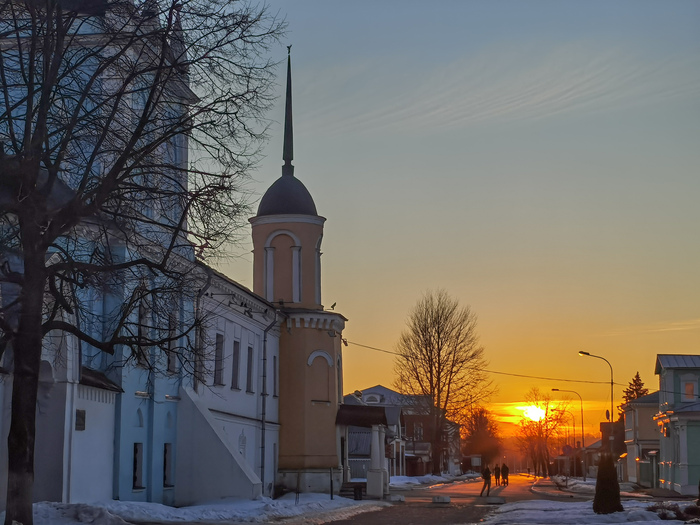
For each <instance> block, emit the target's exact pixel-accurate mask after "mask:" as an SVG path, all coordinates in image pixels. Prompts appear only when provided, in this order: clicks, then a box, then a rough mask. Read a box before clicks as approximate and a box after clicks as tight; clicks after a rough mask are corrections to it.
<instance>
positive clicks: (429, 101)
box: [304, 43, 700, 133]
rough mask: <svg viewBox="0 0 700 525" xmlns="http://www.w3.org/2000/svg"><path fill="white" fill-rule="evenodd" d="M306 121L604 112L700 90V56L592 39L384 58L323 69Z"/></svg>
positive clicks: (407, 123) (440, 121)
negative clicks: (453, 56)
mask: <svg viewBox="0 0 700 525" xmlns="http://www.w3.org/2000/svg"><path fill="white" fill-rule="evenodd" d="M314 78H315V79H316V81H315V83H313V84H312V85H310V86H309V87H308V88H307V90H306V91H305V93H304V97H305V98H306V99H307V100H309V101H312V102H313V108H304V111H305V121H306V122H305V124H304V127H307V126H308V127H313V129H314V132H315V133H318V132H319V129H320V130H322V131H323V132H325V133H339V132H343V133H348V132H359V131H364V132H381V133H389V132H391V133H394V132H400V131H401V130H405V129H412V130H415V129H424V130H428V131H434V130H450V129H457V128H463V127H468V126H471V125H474V124H481V123H484V122H489V121H493V122H498V121H514V120H523V119H541V118H548V117H552V116H554V115H558V114H562V113H566V112H576V111H578V112H590V111H606V110H611V109H614V108H619V107H628V106H631V105H637V104H652V103H654V102H658V101H662V100H665V99H669V98H674V97H683V96H697V95H698V94H700V57H697V56H694V55H690V56H688V57H685V58H683V57H674V58H669V57H664V58H657V59H650V58H648V57H645V56H642V55H640V54H639V53H636V52H634V51H625V50H622V49H607V48H604V47H602V46H600V45H598V44H596V43H579V44H569V45H566V46H561V47H558V48H557V49H554V50H551V49H547V50H543V49H537V48H531V49H513V48H508V49H499V50H493V49H492V50H484V51H482V52H481V53H480V54H478V55H476V56H472V57H469V58H464V59H461V60H459V61H456V62H453V63H449V64H439V65H437V66H433V67H425V66H422V67H420V68H419V67H417V66H415V65H412V64H411V61H410V59H409V58H406V61H405V62H404V63H402V64H396V63H394V64H387V63H386V61H385V59H384V58H376V59H368V60H367V61H365V62H363V63H355V64H351V65H347V66H345V65H339V66H337V67H335V68H334V69H333V70H330V71H329V70H324V71H318V72H317V73H316V74H314Z"/></svg>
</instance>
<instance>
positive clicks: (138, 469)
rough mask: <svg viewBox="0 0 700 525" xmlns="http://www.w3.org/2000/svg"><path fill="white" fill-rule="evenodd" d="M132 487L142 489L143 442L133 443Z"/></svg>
mask: <svg viewBox="0 0 700 525" xmlns="http://www.w3.org/2000/svg"><path fill="white" fill-rule="evenodd" d="M132 486H133V488H134V490H136V489H143V488H145V487H144V486H143V443H134V476H133V485H132Z"/></svg>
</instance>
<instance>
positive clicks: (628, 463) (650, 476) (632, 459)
mask: <svg viewBox="0 0 700 525" xmlns="http://www.w3.org/2000/svg"><path fill="white" fill-rule="evenodd" d="M621 409H622V411H623V416H624V422H625V446H626V447H627V455H626V456H625V457H624V458H623V459H624V469H623V470H624V474H623V479H624V480H626V481H631V482H632V483H638V484H639V485H642V486H644V487H652V486H655V484H656V483H655V480H656V479H657V478H658V472H657V470H658V464H657V460H656V454H650V453H651V452H654V451H657V452H658V450H659V431H658V428H657V427H656V424H655V423H654V415H655V414H656V413H657V412H658V411H659V392H653V393H651V394H647V395H646V396H641V397H638V398H637V399H634V400H632V401H630V402H629V403H625V404H624V405H622V407H621Z"/></svg>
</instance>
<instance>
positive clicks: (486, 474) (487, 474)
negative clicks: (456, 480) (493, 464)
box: [479, 465, 491, 496]
mask: <svg viewBox="0 0 700 525" xmlns="http://www.w3.org/2000/svg"><path fill="white" fill-rule="evenodd" d="M481 477H482V478H484V486H483V487H481V494H479V496H483V495H484V489H486V496H488V495H489V493H490V492H491V471H490V470H489V466H488V465H486V468H484V470H482V471H481Z"/></svg>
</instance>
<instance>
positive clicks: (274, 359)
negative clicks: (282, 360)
mask: <svg viewBox="0 0 700 525" xmlns="http://www.w3.org/2000/svg"><path fill="white" fill-rule="evenodd" d="M272 395H273V396H274V397H277V356H276V355H273V356H272Z"/></svg>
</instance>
